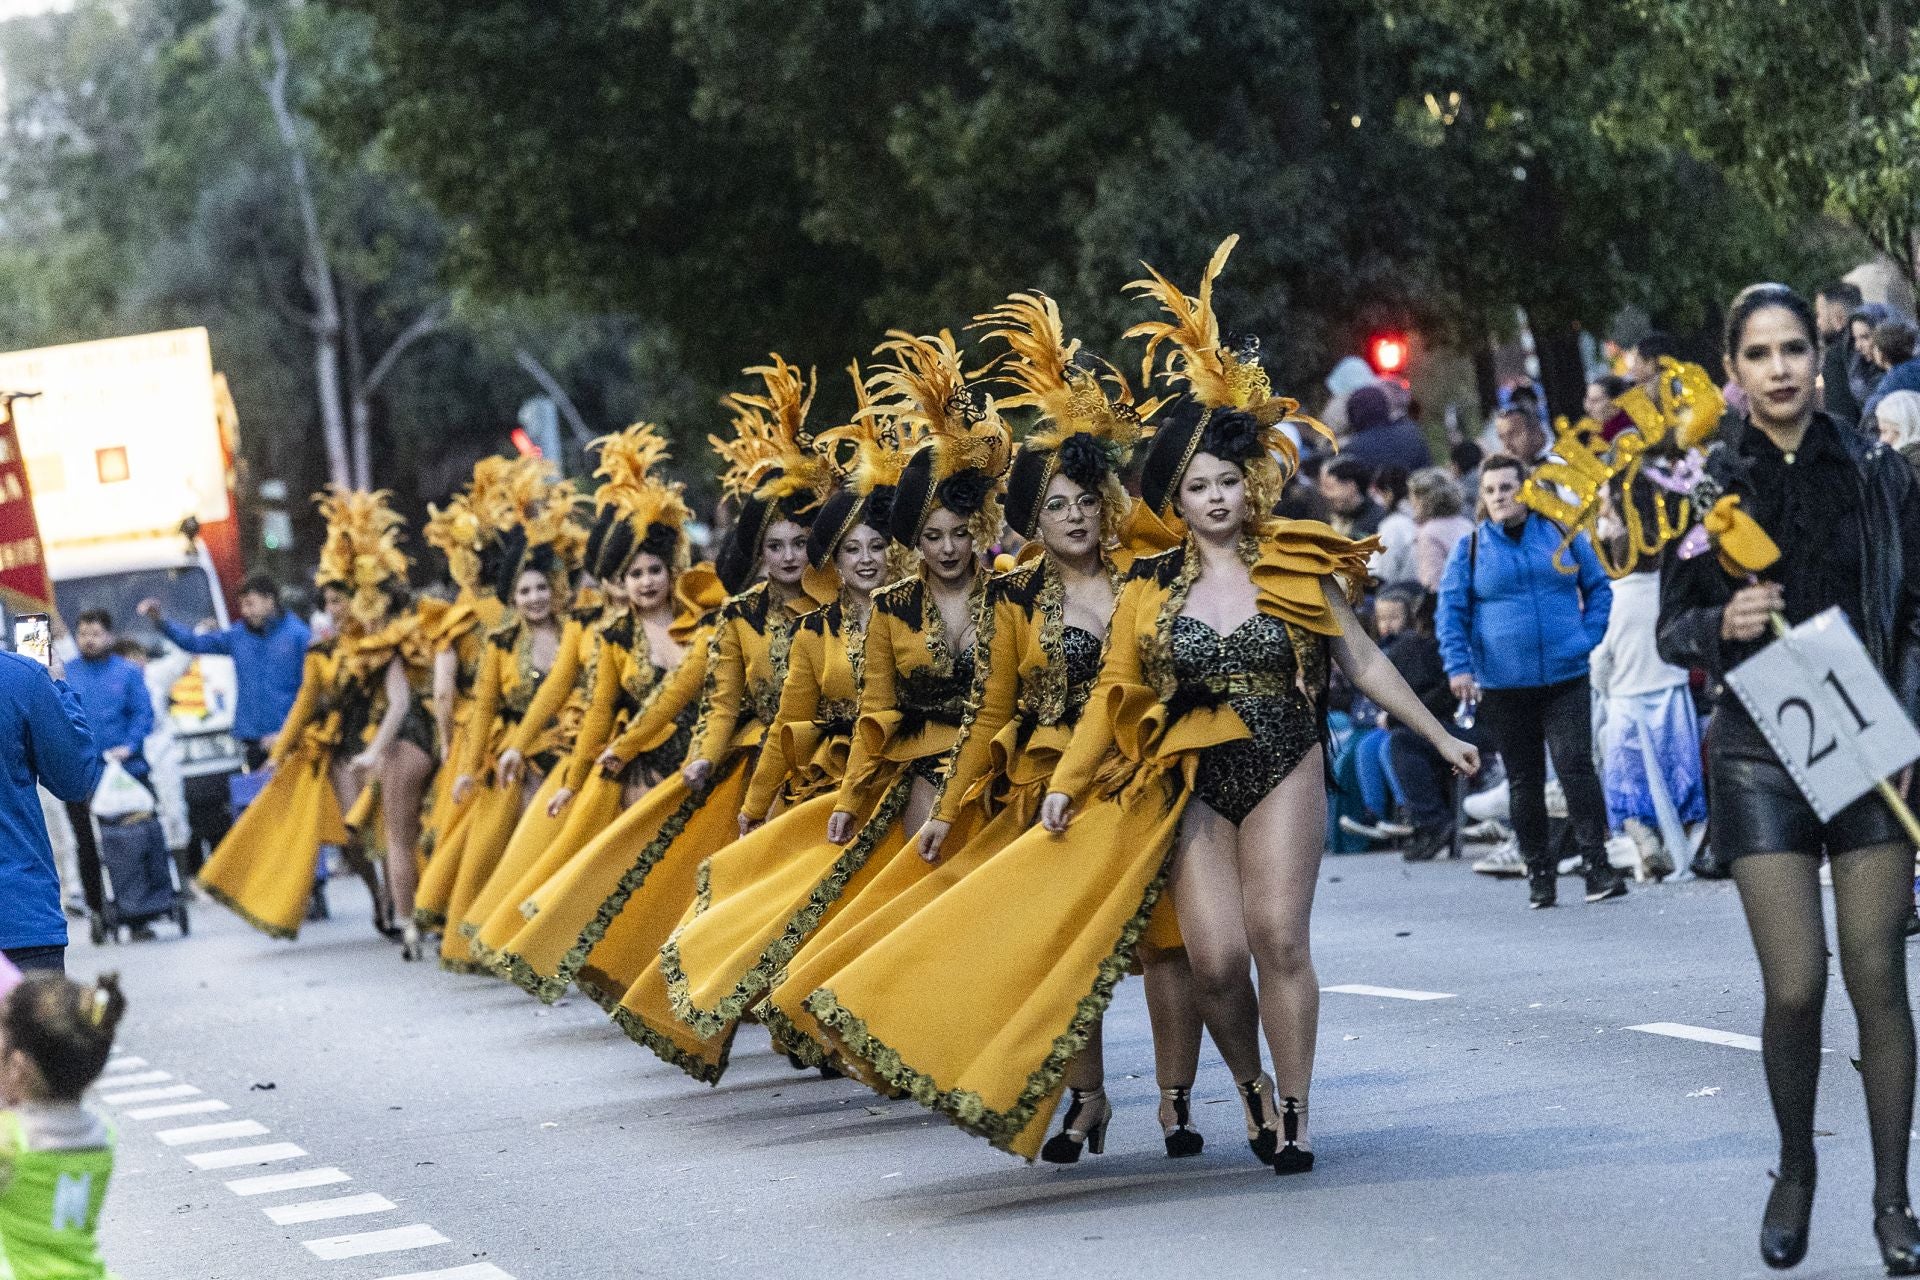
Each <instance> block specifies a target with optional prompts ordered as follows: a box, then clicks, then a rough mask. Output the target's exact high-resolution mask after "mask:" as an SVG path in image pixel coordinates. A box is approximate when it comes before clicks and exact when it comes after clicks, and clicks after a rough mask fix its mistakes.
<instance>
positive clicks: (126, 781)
mask: <svg viewBox="0 0 1920 1280" xmlns="http://www.w3.org/2000/svg"><path fill="white" fill-rule="evenodd" d="M158 807H159V805H158V802H156V801H155V800H154V798H153V792H151V791H149V790H147V789H146V788H145V787H143V786H141V785H140V783H139V782H138V781H137V780H136V779H135V778H134V776H133V775H132V774H130V773H128V772H127V771H126V769H125V768H123V767H122V766H121V764H120V762H119V761H118V760H109V761H107V767H106V771H105V772H103V773H102V774H101V775H100V785H99V786H97V787H95V788H94V791H93V804H92V806H91V808H92V809H93V816H94V817H96V818H99V819H101V820H103V821H106V822H111V821H113V820H115V819H116V818H125V817H128V816H130V815H132V814H136V813H152V812H153V811H154V810H155V809H156V808H158Z"/></svg>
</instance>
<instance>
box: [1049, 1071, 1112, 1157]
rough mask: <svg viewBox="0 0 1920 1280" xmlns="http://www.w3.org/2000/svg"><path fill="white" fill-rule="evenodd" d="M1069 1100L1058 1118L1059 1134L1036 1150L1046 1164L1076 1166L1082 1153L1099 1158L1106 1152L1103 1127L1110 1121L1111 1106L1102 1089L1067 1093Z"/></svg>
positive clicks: (1105, 1130)
mask: <svg viewBox="0 0 1920 1280" xmlns="http://www.w3.org/2000/svg"><path fill="white" fill-rule="evenodd" d="M1067 1092H1068V1094H1069V1096H1070V1098H1071V1100H1070V1101H1069V1102H1068V1103H1067V1114H1066V1115H1065V1116H1063V1117H1062V1118H1061V1121H1060V1132H1058V1133H1056V1134H1054V1135H1053V1136H1052V1137H1051V1138H1048V1139H1047V1144H1046V1145H1045V1146H1043V1147H1041V1148H1040V1158H1041V1159H1042V1160H1044V1161H1046V1162H1047V1163H1048V1164H1078V1163H1080V1156H1081V1153H1082V1152H1086V1151H1090V1152H1092V1153H1093V1154H1094V1155H1096V1156H1097V1155H1102V1154H1104V1153H1105V1152H1106V1149H1107V1125H1109V1124H1110V1123H1112V1121H1113V1104H1112V1103H1111V1102H1108V1101H1107V1091H1106V1090H1105V1089H1088V1090H1086V1091H1085V1092H1084V1093H1083V1092H1082V1091H1080V1090H1079V1089H1069V1090H1068V1091H1067Z"/></svg>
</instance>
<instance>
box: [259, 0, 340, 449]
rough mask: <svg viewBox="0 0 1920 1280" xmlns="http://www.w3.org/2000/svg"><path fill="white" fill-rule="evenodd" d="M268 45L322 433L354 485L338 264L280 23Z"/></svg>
mask: <svg viewBox="0 0 1920 1280" xmlns="http://www.w3.org/2000/svg"><path fill="white" fill-rule="evenodd" d="M266 30H267V45H268V48H269V49H270V50H271V52H272V54H273V71H272V73H271V74H269V75H267V76H265V77H263V78H262V79H261V81H260V87H261V89H262V90H263V91H264V92H265V93H266V95H267V104H268V105H269V106H270V107H272V109H273V122H274V125H275V127H276V128H277V129H278V130H279V133H280V141H281V143H282V145H284V146H285V147H286V149H287V169H288V176H289V177H290V178H291V180H292V186H293V198H294V205H295V207H296V208H297V210H298V211H299V215H300V230H301V233H302V235H303V236H304V238H305V240H306V252H305V254H304V261H303V262H302V263H301V271H300V274H301V277H302V278H303V279H304V280H305V282H306V286H307V293H308V294H309V295H310V296H311V297H312V298H313V321H312V326H311V327H312V330H313V344H314V352H313V375H314V382H315V387H314V390H315V392H316V394H317V395H318V398H319V404H320V435H321V438H322V439H323V440H324V441H325V443H326V449H327V478H328V479H329V480H331V481H332V482H333V483H334V484H337V485H341V486H343V487H348V486H351V485H352V484H353V480H354V472H353V463H352V455H351V453H350V452H349V448H348V444H347V411H346V405H345V404H344V403H343V402H342V397H341V393H340V328H341V326H340V293H339V290H338V289H337V288H336V287H335V285H334V279H333V263H332V260H331V258H330V255H329V254H328V252H327V243H326V239H325V237H324V236H323V235H322V234H321V232H320V212H319V209H318V207H317V206H316V204H315V202H314V196H313V178H312V175H311V174H309V173H308V172H307V156H306V151H305V150H304V148H303V147H302V145H301V142H300V130H299V126H298V124H297V123H296V122H295V120H294V118H293V110H292V108H291V107H289V106H288V105H287V79H288V77H289V75H290V74H291V73H292V60H291V59H290V58H289V57H288V55H287V41H286V37H285V36H284V35H283V34H282V33H281V31H280V24H279V23H277V22H275V21H272V20H271V19H269V20H268V21H267V23H266Z"/></svg>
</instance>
